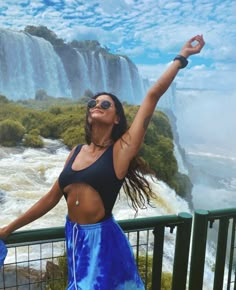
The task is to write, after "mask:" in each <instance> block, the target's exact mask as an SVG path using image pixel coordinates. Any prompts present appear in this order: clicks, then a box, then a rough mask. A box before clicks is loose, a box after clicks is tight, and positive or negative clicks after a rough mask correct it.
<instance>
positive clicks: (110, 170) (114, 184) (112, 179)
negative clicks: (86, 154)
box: [58, 145, 124, 216]
mask: <svg viewBox="0 0 236 290" xmlns="http://www.w3.org/2000/svg"><path fill="white" fill-rule="evenodd" d="M81 147H82V145H78V146H77V147H76V148H75V151H74V153H73V155H72V156H71V158H70V160H69V162H68V163H67V165H66V166H65V168H64V169H63V171H62V172H61V174H60V176H59V180H58V181H59V186H60V188H61V190H62V191H63V190H64V188H65V187H66V186H67V185H69V184H72V183H87V184H89V185H90V186H91V187H93V188H94V189H95V190H96V191H97V192H98V193H99V194H100V196H101V199H102V201H103V205H104V208H105V215H106V216H107V215H109V214H111V211H112V208H113V206H114V204H115V201H116V198H117V195H118V193H119V191H120V188H121V186H122V184H123V182H124V179H118V178H117V177H116V174H115V170H114V165H113V145H111V146H109V147H108V149H106V151H105V152H104V153H103V154H102V155H101V156H100V157H99V158H98V159H97V160H96V161H95V162H94V163H93V164H91V165H90V166H88V167H86V168H84V169H82V170H73V169H72V164H73V162H74V160H75V158H76V156H77V155H78V153H79V152H80V150H81ZM64 196H65V198H66V199H67V194H66V193H64Z"/></svg>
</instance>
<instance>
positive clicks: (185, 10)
mask: <svg viewBox="0 0 236 290" xmlns="http://www.w3.org/2000/svg"><path fill="white" fill-rule="evenodd" d="M235 15H236V1H235V0H224V1H222V0H191V1H190V0H183V1H178V0H176V1H174V0H170V1H169V0H168V1H167V0H100V1H96V0H81V1H77V0H34V1H30V0H0V27H2V28H9V29H13V30H22V29H23V28H24V27H25V26H26V25H45V26H47V27H48V28H49V29H51V30H53V31H54V32H55V33H56V34H57V35H58V36H59V37H60V38H63V39H64V40H65V41H70V40H72V39H78V40H85V39H97V40H98V41H99V42H100V43H101V44H102V45H104V46H107V47H108V48H110V50H111V52H113V53H119V54H124V55H127V56H128V57H129V58H130V59H131V60H132V61H133V62H134V63H135V64H136V65H137V66H138V68H139V70H140V72H141V74H142V75H143V76H144V77H148V78H151V79H156V78H158V76H159V75H160V74H161V72H162V71H163V70H164V69H165V68H166V66H167V65H168V64H169V63H170V61H171V60H172V59H173V57H174V56H175V55H176V54H177V53H178V51H179V49H180V47H181V45H182V44H183V43H184V42H185V41H186V40H187V39H189V38H190V37H192V36H193V35H195V34H203V35H204V37H205V41H206V46H205V47H204V50H203V51H202V53H201V54H200V55H197V56H193V57H191V59H190V64H189V66H188V67H187V69H185V70H183V71H181V73H180V75H179V76H178V78H177V80H178V85H179V86H180V87H195V88H201V89H202V88H206V89H216V90H219V91H222V90H223V91H225V90H227V91H231V92H232V91H234V92H235V87H236V85H235V64H236V50H235V44H236V17H235Z"/></svg>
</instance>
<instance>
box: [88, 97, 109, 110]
mask: <svg viewBox="0 0 236 290" xmlns="http://www.w3.org/2000/svg"><path fill="white" fill-rule="evenodd" d="M98 103H99V102H98V101H97V100H95V99H91V100H89V101H88V104H87V105H88V109H92V108H94V107H96V105H97V104H98ZM99 106H100V107H101V108H102V109H103V110H107V109H109V108H110V107H111V106H112V103H111V102H110V101H107V100H103V101H101V102H100V103H99Z"/></svg>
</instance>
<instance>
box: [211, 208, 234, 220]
mask: <svg viewBox="0 0 236 290" xmlns="http://www.w3.org/2000/svg"><path fill="white" fill-rule="evenodd" d="M208 216H209V219H220V218H224V217H227V218H229V219H230V218H233V217H236V208H225V209H216V210H208Z"/></svg>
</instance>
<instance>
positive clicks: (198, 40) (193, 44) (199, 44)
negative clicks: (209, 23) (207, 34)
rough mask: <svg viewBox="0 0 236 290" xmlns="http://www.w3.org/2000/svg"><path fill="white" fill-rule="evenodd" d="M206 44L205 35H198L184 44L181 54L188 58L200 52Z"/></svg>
mask: <svg viewBox="0 0 236 290" xmlns="http://www.w3.org/2000/svg"><path fill="white" fill-rule="evenodd" d="M204 45H205V41H204V39H203V35H196V36H194V37H192V38H191V39H189V40H188V41H187V42H186V43H185V44H184V46H183V47H182V49H181V50H180V53H179V54H180V55H182V56H184V57H186V58H188V57H189V56H190V55H192V54H197V53H199V52H200V51H201V50H202V48H203V46H204Z"/></svg>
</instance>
